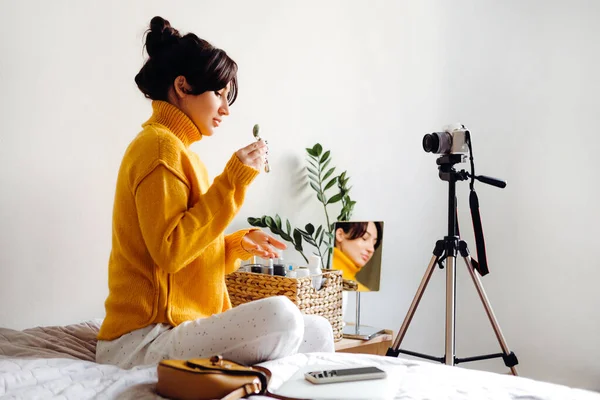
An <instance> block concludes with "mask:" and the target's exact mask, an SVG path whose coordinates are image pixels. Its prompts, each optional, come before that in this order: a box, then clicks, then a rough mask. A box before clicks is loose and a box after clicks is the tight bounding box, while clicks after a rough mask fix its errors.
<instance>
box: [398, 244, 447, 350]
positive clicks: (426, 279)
mask: <svg viewBox="0 0 600 400" xmlns="http://www.w3.org/2000/svg"><path fill="white" fill-rule="evenodd" d="M436 249H437V247H436ZM438 258H439V255H437V254H436V252H434V255H433V257H431V261H429V266H427V271H425V275H423V279H422V280H421V284H420V285H419V289H418V290H417V293H416V294H415V297H414V298H413V301H412V303H411V305H410V307H409V309H408V313H407V314H406V317H405V318H404V322H402V326H401V327H400V332H398V336H396V340H395V341H394V345H393V347H392V349H393V350H394V351H395V352H398V349H399V348H400V344H401V343H402V340H403V339H404V335H405V334H406V331H407V330H408V325H410V321H412V319H413V316H414V315H415V311H416V310H417V307H418V306H419V302H420V301H421V298H422V297H423V293H424V292H425V288H426V287H427V284H428V283H429V280H430V279H431V275H433V269H434V268H435V266H436V263H437V260H438ZM390 350H391V349H390Z"/></svg>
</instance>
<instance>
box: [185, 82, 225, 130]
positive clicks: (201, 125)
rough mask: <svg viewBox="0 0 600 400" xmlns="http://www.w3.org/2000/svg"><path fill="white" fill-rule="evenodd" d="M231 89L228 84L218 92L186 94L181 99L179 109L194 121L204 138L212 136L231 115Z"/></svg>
mask: <svg viewBox="0 0 600 400" xmlns="http://www.w3.org/2000/svg"><path fill="white" fill-rule="evenodd" d="M186 84H187V83H186ZM229 88H230V84H227V86H226V87H224V88H223V89H221V90H218V91H216V92H213V91H207V92H204V93H202V94H184V95H183V97H181V98H180V99H179V104H178V107H179V109H181V111H183V112H184V113H185V114H186V115H187V116H188V117H189V118H190V119H191V120H192V122H193V123H194V125H196V127H197V128H198V129H199V130H200V133H201V134H202V135H203V136H212V135H213V133H214V129H215V128H218V127H219V125H220V124H221V122H223V117H224V116H225V115H229V103H228V102H227V94H228V93H229ZM188 89H189V87H188Z"/></svg>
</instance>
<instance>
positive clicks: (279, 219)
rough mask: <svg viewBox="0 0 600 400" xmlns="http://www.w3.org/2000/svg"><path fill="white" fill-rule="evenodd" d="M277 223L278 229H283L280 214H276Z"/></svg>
mask: <svg viewBox="0 0 600 400" xmlns="http://www.w3.org/2000/svg"><path fill="white" fill-rule="evenodd" d="M275 224H276V225H277V230H279V231H281V217H280V216H279V214H275Z"/></svg>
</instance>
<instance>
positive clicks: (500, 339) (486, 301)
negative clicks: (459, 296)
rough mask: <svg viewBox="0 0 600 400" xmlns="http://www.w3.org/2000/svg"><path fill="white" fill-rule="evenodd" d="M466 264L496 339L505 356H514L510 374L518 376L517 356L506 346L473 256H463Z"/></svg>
mask: <svg viewBox="0 0 600 400" xmlns="http://www.w3.org/2000/svg"><path fill="white" fill-rule="evenodd" d="M463 258H464V260H465V263H466V264H467V269H468V270H469V274H470V275H471V278H472V279H473V283H474V284H475V288H476V289H477V294H478V295H479V298H480V299H481V302H482V303H483V307H484V308H485V313H486V314H487V316H488V319H489V320H490V323H491V324H492V328H494V333H495V334H496V338H497V339H498V343H500V347H501V348H502V351H503V352H504V355H505V356H509V355H510V356H512V358H511V359H510V361H511V362H510V364H513V365H510V364H507V365H509V368H510V372H511V373H512V374H513V375H515V376H517V375H518V373H517V368H516V367H515V365H516V363H517V360H516V356H515V355H514V354H513V353H511V351H510V350H509V348H508V345H507V344H506V340H505V339H504V335H502V330H501V329H500V325H499V324H498V321H497V320H496V315H495V314H494V310H492V306H491V305H490V301H489V299H488V297H487V295H486V294H485V291H484V290H483V285H482V284H481V278H479V275H477V273H476V272H475V269H474V268H473V264H472V263H471V256H470V255H467V256H463ZM505 363H507V360H506V359H505Z"/></svg>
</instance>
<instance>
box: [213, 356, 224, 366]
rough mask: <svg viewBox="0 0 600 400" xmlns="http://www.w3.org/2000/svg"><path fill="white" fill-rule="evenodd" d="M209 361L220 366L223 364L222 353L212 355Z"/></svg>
mask: <svg viewBox="0 0 600 400" xmlns="http://www.w3.org/2000/svg"><path fill="white" fill-rule="evenodd" d="M210 362H211V363H212V365H218V366H219V367H222V366H223V356H222V355H217V356H212V357H211V358H210Z"/></svg>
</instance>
